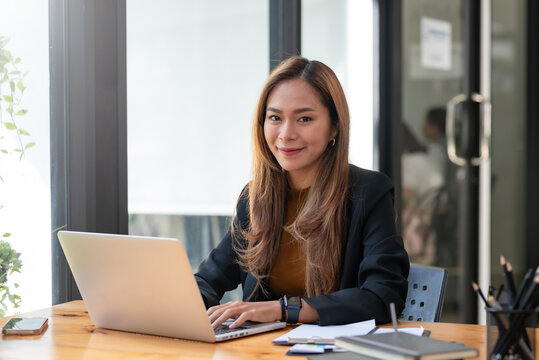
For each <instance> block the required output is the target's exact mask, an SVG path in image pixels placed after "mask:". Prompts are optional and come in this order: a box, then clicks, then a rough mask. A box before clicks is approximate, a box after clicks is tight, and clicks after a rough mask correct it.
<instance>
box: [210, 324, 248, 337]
mask: <svg viewBox="0 0 539 360" xmlns="http://www.w3.org/2000/svg"><path fill="white" fill-rule="evenodd" d="M245 329H248V328H247V327H244V326H238V327H237V328H234V329H231V328H229V327H228V325H224V324H221V325H219V326H218V327H216V328H215V329H214V330H213V331H214V332H215V335H221V334H227V333H230V332H233V331H238V330H245Z"/></svg>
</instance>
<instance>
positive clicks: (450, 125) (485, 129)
mask: <svg viewBox="0 0 539 360" xmlns="http://www.w3.org/2000/svg"><path fill="white" fill-rule="evenodd" d="M470 98H471V100H472V101H474V102H476V103H479V104H480V105H481V109H480V113H481V118H482V120H483V121H482V126H481V140H480V154H479V157H472V158H471V159H470V163H471V164H472V165H474V166H479V165H480V164H481V163H482V162H484V161H486V160H488V158H489V157H490V146H489V140H490V134H491V104H490V101H488V99H486V98H485V97H484V96H483V95H481V94H478V93H472V94H471V96H470ZM464 101H466V95H464V94H458V95H456V96H455V97H453V98H452V99H451V100H449V102H448V103H447V113H446V120H445V133H446V136H447V155H448V157H449V160H451V162H452V163H454V164H455V165H458V166H464V165H466V159H465V158H463V157H461V156H458V155H457V146H456V144H455V143H456V141H455V107H456V106H457V105H458V104H460V103H461V102H464Z"/></svg>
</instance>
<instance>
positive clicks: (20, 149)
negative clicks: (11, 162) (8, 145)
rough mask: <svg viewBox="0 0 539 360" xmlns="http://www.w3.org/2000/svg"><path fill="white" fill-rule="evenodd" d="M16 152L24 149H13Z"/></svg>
mask: <svg viewBox="0 0 539 360" xmlns="http://www.w3.org/2000/svg"><path fill="white" fill-rule="evenodd" d="M13 151H15V152H22V149H13Z"/></svg>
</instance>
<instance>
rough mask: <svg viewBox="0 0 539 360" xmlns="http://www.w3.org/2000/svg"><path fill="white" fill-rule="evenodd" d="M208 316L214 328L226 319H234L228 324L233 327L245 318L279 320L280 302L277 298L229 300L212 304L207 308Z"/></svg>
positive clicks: (268, 320) (258, 320) (262, 320)
mask: <svg viewBox="0 0 539 360" xmlns="http://www.w3.org/2000/svg"><path fill="white" fill-rule="evenodd" d="M208 316H209V318H210V322H211V326H212V327H213V328H214V329H215V328H216V327H218V326H219V325H221V324H222V323H223V322H224V321H225V320H227V319H230V318H233V319H236V320H235V321H234V322H233V323H232V324H230V326H229V327H230V328H232V329H233V328H235V327H238V326H240V325H241V324H243V323H244V322H245V321H247V320H251V321H257V322H271V321H277V320H281V304H280V303H279V301H278V300H274V301H260V302H243V301H231V302H228V303H226V304H222V305H216V306H212V307H211V308H209V309H208Z"/></svg>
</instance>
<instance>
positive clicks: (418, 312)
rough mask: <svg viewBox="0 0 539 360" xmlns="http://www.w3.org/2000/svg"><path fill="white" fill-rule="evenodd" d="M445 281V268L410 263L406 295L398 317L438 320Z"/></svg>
mask: <svg viewBox="0 0 539 360" xmlns="http://www.w3.org/2000/svg"><path fill="white" fill-rule="evenodd" d="M446 283H447V270H446V269H442V268H437V267H432V266H423V265H417V264H410V274H409V275H408V296H407V297H406V306H405V307H404V310H403V311H402V314H401V315H400V317H399V319H401V320H413V321H440V315H441V314H442V305H443V302H444V294H445V286H446Z"/></svg>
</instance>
